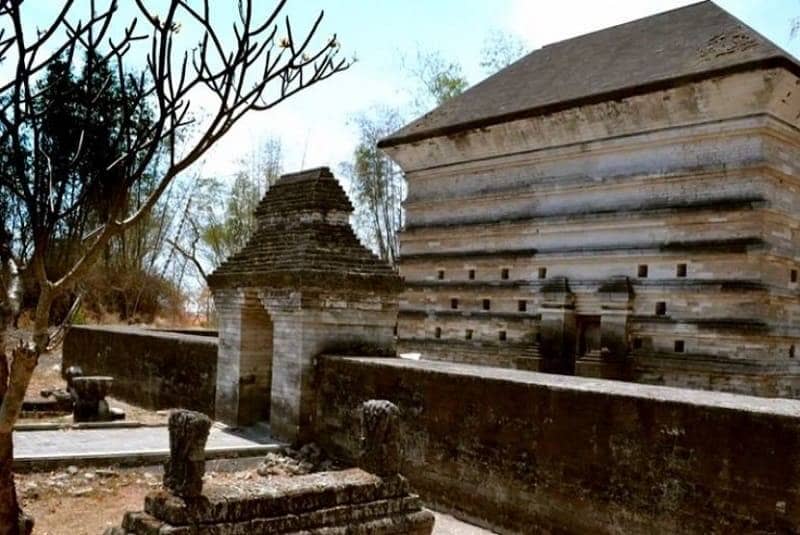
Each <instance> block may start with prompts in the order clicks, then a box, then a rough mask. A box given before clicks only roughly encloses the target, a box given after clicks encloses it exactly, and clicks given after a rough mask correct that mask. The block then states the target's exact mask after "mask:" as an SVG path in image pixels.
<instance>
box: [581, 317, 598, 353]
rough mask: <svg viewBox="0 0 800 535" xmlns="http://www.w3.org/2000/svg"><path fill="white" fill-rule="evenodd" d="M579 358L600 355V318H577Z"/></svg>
mask: <svg viewBox="0 0 800 535" xmlns="http://www.w3.org/2000/svg"><path fill="white" fill-rule="evenodd" d="M575 327H576V330H577V334H578V336H577V348H576V350H575V356H576V357H577V358H581V357H585V356H587V355H597V356H599V355H600V316H577V318H576V324H575Z"/></svg>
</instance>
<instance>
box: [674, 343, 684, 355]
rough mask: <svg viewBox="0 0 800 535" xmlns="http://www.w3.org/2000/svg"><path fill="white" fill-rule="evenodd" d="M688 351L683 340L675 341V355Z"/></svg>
mask: <svg viewBox="0 0 800 535" xmlns="http://www.w3.org/2000/svg"><path fill="white" fill-rule="evenodd" d="M685 349H686V346H685V344H684V343H683V340H675V353H683V352H684V351H685Z"/></svg>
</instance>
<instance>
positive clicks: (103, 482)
mask: <svg viewBox="0 0 800 535" xmlns="http://www.w3.org/2000/svg"><path fill="white" fill-rule="evenodd" d="M24 335H25V333H24V332H22V331H14V332H12V333H10V336H9V337H8V339H7V340H8V343H9V345H11V344H15V343H16V342H17V341H18V340H19V339H20V338H21V337H22V336H24ZM65 386H66V384H65V382H64V380H63V379H62V378H61V351H60V349H57V350H55V351H52V352H49V353H46V354H43V355H41V356H40V358H39V363H38V365H37V367H36V370H35V371H34V374H33V377H32V379H31V383H30V386H29V387H28V391H27V396H26V398H27V399H36V398H39V397H41V395H40V392H41V391H42V390H46V389H53V388H65ZM112 390H113V388H112ZM108 399H109V403H110V405H111V406H112V407H119V408H121V409H122V410H124V411H125V413H126V419H127V420H128V421H137V422H141V423H143V424H148V425H153V424H166V420H167V413H166V412H165V411H158V412H155V411H149V410H146V409H142V408H140V407H136V406H133V405H129V404H127V403H125V402H123V401H121V400H118V399H115V398H113V397H111V396H109V398H108ZM71 421H72V417H71V415H66V416H58V417H47V418H25V419H21V420H20V423H31V422H39V423H41V422H52V423H63V424H68V423H71ZM298 458H299V459H300V460H299V461H292V460H291V459H288V460H287V459H286V458H281V456H280V455H276V454H270V455H269V456H267V458H266V459H265V462H264V463H263V465H262V466H261V469H260V471H261V475H259V472H258V471H257V470H256V469H254V468H248V469H241V467H239V468H240V469H228V470H216V471H215V470H209V472H207V474H206V478H207V479H213V480H214V481H215V482H218V483H220V482H221V483H223V484H230V485H236V484H237V482H240V483H244V481H243V480H246V479H251V478H254V477H262V476H263V475H291V474H300V473H306V472H307V471H316V470H319V469H331V468H335V466H331V465H330V464H329V463H326V461H325V460H324V459H322V458H321V457H319V455H318V453H316V452H314V451H311V452H304V451H301V452H300V456H299V457H298ZM308 462H310V463H311V465H310V466H309V465H308ZM233 466H236V465H233ZM162 473H163V471H162V469H161V467H157V466H155V467H141V468H124V469H123V468H113V467H112V468H102V469H101V468H90V467H89V468H86V467H81V468H78V467H74V466H73V467H69V468H67V469H63V470H58V471H53V472H39V473H30V474H17V475H16V476H15V478H16V482H17V492H18V493H19V497H20V501H21V503H22V506H23V508H24V509H25V511H26V512H27V513H28V514H29V515H31V516H32V517H33V518H34V519H35V521H36V524H35V527H34V530H33V533H34V535H98V534H101V533H103V531H104V530H105V529H106V528H108V527H111V526H115V525H119V523H120V522H121V521H122V517H123V515H124V514H125V512H126V511H138V510H141V509H142V507H143V505H144V498H145V496H146V495H147V493H148V492H151V491H153V490H156V489H158V488H159V487H160V486H161V477H162ZM434 534H435V535H491V532H489V531H485V530H482V529H480V528H476V527H473V526H470V525H467V524H464V523H462V522H459V521H458V520H456V519H455V518H453V517H451V516H448V515H445V514H440V513H436V527H435V528H434Z"/></svg>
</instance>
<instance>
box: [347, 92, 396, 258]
mask: <svg viewBox="0 0 800 535" xmlns="http://www.w3.org/2000/svg"><path fill="white" fill-rule="evenodd" d="M354 122H355V125H356V127H357V128H358V130H359V137H360V139H359V144H358V146H357V147H356V150H355V152H354V154H353V161H352V162H348V163H344V164H342V168H343V172H344V174H345V175H346V176H347V177H348V178H349V179H350V195H351V196H352V197H353V200H354V201H355V208H356V210H355V221H354V222H355V227H356V229H357V231H358V232H359V235H360V236H361V238H362V240H363V241H364V242H366V244H367V245H368V246H370V247H372V248H373V249H375V250H376V251H377V252H378V255H379V256H380V257H381V258H382V259H384V260H386V261H387V262H389V263H391V264H392V265H395V264H397V261H398V258H399V255H400V245H399V241H398V237H397V232H398V231H399V230H400V227H401V226H402V224H403V210H402V206H401V203H402V201H403V197H404V196H405V180H404V178H403V174H402V171H401V170H400V168H399V167H398V166H397V165H396V164H395V163H394V162H393V161H392V160H391V159H390V158H389V157H388V156H386V154H384V153H383V151H381V150H380V149H378V141H379V140H380V139H382V138H384V137H386V136H388V135H389V134H391V133H392V132H394V131H395V130H397V129H398V128H400V125H402V119H401V118H400V115H399V114H398V113H397V112H396V111H395V110H391V109H387V108H375V109H373V110H371V111H370V112H369V113H362V114H360V115H357V116H356V117H355V121H354Z"/></svg>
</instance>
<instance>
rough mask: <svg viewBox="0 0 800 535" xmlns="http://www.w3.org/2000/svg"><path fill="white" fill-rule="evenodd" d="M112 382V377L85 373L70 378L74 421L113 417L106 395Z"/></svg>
mask: <svg viewBox="0 0 800 535" xmlns="http://www.w3.org/2000/svg"><path fill="white" fill-rule="evenodd" d="M113 382H114V378H113V377H106V376H100V375H93V376H92V375H85V376H80V377H72V378H71V379H70V382H69V384H70V387H69V388H70V393H71V394H72V396H73V399H74V403H73V409H72V410H73V419H74V421H75V422H106V421H110V420H114V419H115V414H114V413H113V412H112V411H111V410H110V409H109V406H108V401H106V395H107V394H108V392H109V390H110V389H111V385H112V384H113Z"/></svg>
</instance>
